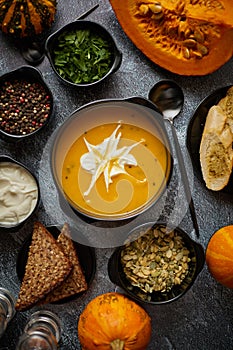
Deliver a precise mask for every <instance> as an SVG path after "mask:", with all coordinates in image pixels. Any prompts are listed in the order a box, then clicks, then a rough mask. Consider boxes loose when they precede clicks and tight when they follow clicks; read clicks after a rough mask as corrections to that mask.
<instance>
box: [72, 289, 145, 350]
mask: <svg viewBox="0 0 233 350" xmlns="http://www.w3.org/2000/svg"><path fill="white" fill-rule="evenodd" d="M78 337H79V341H80V343H81V346H82V349H83V350H96V349H99V350H110V349H111V350H144V349H146V348H147V346H148V344H149V342H150V339H151V319H150V317H149V315H148V314H147V312H146V311H145V310H144V309H143V308H142V307H140V306H139V305H138V304H136V303H135V302H134V301H132V300H130V299H129V298H127V297H126V296H124V295H123V294H120V293H114V292H112V293H105V294H102V295H99V296H97V297H96V298H94V299H93V300H91V301H90V302H89V304H87V306H86V308H85V309H84V311H83V312H82V313H81V315H80V318H79V321H78Z"/></svg>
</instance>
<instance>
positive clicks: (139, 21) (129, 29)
mask: <svg viewBox="0 0 233 350" xmlns="http://www.w3.org/2000/svg"><path fill="white" fill-rule="evenodd" d="M110 3H111V5H112V8H113V10H114V11H115V14H116V16H117V19H118V21H119V23H120V24H121V26H122V28H123V30H124V31H125V33H126V34H127V35H128V37H129V38H130V39H131V40H132V42H133V43H134V44H135V45H136V46H137V47H138V48H139V49H140V50H141V51H142V52H143V53H144V54H145V55H146V56H147V57H148V58H149V59H151V60H152V61H153V62H155V63H156V64H158V65H159V66H161V67H163V68H165V69H167V70H169V71H171V72H173V73H177V74H180V75H187V76H191V75H207V74H209V73H212V72H214V71H216V70H217V69H218V68H220V67H221V66H222V65H223V64H225V63H226V62H227V61H228V60H229V59H230V58H231V57H232V55H233V45H232V42H233V6H232V0H208V1H205V0H173V1H172V0H160V1H153V0H125V1H122V0H110Z"/></svg>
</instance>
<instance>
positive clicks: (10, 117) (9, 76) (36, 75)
mask: <svg viewBox="0 0 233 350" xmlns="http://www.w3.org/2000/svg"><path fill="white" fill-rule="evenodd" d="M52 113H53V95H52V93H51V91H50V89H49V87H48V86H47V84H46V83H45V81H44V79H43V76H42V74H41V72H40V71H39V70H38V69H37V68H34V67H31V66H27V65H26V66H21V67H19V68H17V69H14V70H12V71H9V72H7V73H5V74H3V75H2V76H1V77H0V116H1V121H0V137H1V138H3V139H4V140H6V141H13V142H14V141H20V140H22V139H26V138H29V137H33V136H35V135H36V134H37V133H38V132H40V131H42V130H43V129H44V128H45V127H46V125H47V124H48V122H49V120H50V118H51V115H52Z"/></svg>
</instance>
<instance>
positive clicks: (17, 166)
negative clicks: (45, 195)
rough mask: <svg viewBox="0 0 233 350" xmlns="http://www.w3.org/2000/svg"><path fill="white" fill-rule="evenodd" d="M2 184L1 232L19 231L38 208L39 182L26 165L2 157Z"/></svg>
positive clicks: (0, 158) (0, 194) (0, 173)
mask: <svg viewBox="0 0 233 350" xmlns="http://www.w3.org/2000/svg"><path fill="white" fill-rule="evenodd" d="M0 182H1V188H0V197H1V203H0V231H1V230H13V231H15V230H18V229H19V228H21V226H23V225H24V224H25V223H26V221H27V220H28V219H29V218H30V217H31V216H32V215H33V214H34V213H35V211H36V210H37V208H38V205H39V202H40V188H39V182H38V180H37V178H36V176H35V175H34V174H33V173H32V172H31V171H30V170H29V169H28V168H27V167H26V166H25V165H23V164H21V163H20V162H18V161H16V160H14V159H13V158H11V157H8V156H5V155H0Z"/></svg>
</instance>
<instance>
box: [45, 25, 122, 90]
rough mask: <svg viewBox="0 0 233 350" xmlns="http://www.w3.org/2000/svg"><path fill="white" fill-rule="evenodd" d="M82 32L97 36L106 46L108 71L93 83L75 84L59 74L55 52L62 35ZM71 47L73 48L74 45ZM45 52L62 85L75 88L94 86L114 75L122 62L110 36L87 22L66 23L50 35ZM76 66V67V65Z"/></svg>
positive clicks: (98, 26)
mask: <svg viewBox="0 0 233 350" xmlns="http://www.w3.org/2000/svg"><path fill="white" fill-rule="evenodd" d="M83 30H89V31H90V33H91V34H94V35H96V36H99V37H100V38H102V39H103V40H104V41H105V42H106V43H107V44H108V48H109V51H110V52H111V61H110V64H109V69H108V71H107V72H105V74H104V75H103V76H102V77H100V78H99V79H97V80H95V81H86V82H80V83H75V82H74V81H73V79H71V78H69V77H67V75H65V76H61V74H60V73H59V70H58V68H57V66H56V64H55V51H56V50H57V48H58V42H59V39H60V38H61V36H62V35H66V34H67V33H71V32H76V31H83ZM72 47H75V46H74V45H73V46H72ZM45 51H46V55H47V57H48V59H49V61H50V64H51V66H52V69H53V70H54V72H55V73H56V75H57V76H58V77H59V79H61V81H63V82H64V83H66V84H68V85H70V86H77V87H86V86H92V85H95V84H97V83H99V82H101V81H103V80H104V79H106V78H107V77H108V76H109V75H111V74H113V73H115V72H116V71H117V70H118V69H119V67H120V65H121V61H122V54H121V52H120V51H119V50H118V48H117V46H116V43H115V41H114V39H113V37H112V36H111V34H110V33H109V32H108V31H107V30H106V29H105V28H104V27H103V26H101V25H100V24H98V23H95V22H92V21H87V20H76V21H74V22H71V23H68V24H66V25H65V26H63V27H62V28H60V29H59V30H57V31H56V32H55V33H53V34H51V35H50V36H49V37H48V39H47V40H46V43H45ZM76 57H77V59H76V61H78V60H79V56H76ZM77 66H78V65H77Z"/></svg>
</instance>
